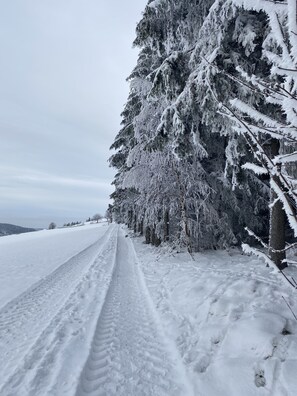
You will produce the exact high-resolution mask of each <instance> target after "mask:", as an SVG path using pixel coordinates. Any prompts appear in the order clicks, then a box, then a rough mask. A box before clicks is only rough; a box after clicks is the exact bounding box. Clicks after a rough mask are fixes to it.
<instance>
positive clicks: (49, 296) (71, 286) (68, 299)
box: [0, 227, 116, 396]
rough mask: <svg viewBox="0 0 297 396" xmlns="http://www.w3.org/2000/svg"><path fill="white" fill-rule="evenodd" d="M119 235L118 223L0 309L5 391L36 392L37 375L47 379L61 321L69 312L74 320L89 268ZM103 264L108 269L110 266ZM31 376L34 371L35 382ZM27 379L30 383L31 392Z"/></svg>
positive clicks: (0, 360)
mask: <svg viewBox="0 0 297 396" xmlns="http://www.w3.org/2000/svg"><path fill="white" fill-rule="evenodd" d="M115 238H116V236H115V229H114V227H110V229H109V230H108V231H107V232H106V233H105V234H104V235H103V237H101V238H100V239H99V240H98V241H97V242H95V243H93V244H92V245H90V246H89V247H87V248H86V249H84V250H82V251H81V252H79V253H78V254H76V255H75V256H73V257H72V258H71V259H69V260H68V261H67V262H65V263H64V264H62V265H61V266H60V267H58V268H57V269H56V270H55V271H53V272H52V273H51V274H49V275H48V276H46V277H45V278H44V279H42V280H41V281H39V282H37V284H35V285H33V286H32V287H31V288H29V289H28V290H27V291H25V292H24V293H22V294H21V295H20V296H18V297H17V298H15V299H14V300H12V301H11V302H10V303H8V304H7V305H6V306H4V307H3V308H2V309H1V311H0V333H1V337H0V349H1V351H2V353H1V355H0V367H1V377H2V378H4V381H3V382H2V381H1V382H2V383H4V385H3V386H2V388H1V389H0V394H1V395H11V396H12V395H14V396H16V395H24V394H28V395H32V394H36V393H34V392H33V389H34V386H35V383H34V380H36V382H38V381H42V379H43V378H44V375H48V371H50V368H49V367H47V366H46V365H45V363H46V364H48V363H50V360H53V359H55V358H56V353H58V351H59V346H60V345H61V344H62V343H63V336H64V334H63V330H62V328H61V326H58V324H59V322H60V321H61V320H63V318H64V317H65V318H66V321H68V320H69V316H70V315H69V314H70V313H71V309H72V314H73V315H74V312H75V309H74V307H73V299H74V297H78V300H79V299H82V298H83V294H81V292H82V291H83V290H82V289H83V288H84V287H85V286H86V281H87V280H88V277H90V273H91V272H92V271H93V270H94V268H95V267H96V266H97V267H98V265H100V267H101V260H100V258H101V256H102V255H103V256H104V255H105V254H108V252H109V251H112V247H113V246H112V245H113V244H114V243H115ZM108 264H110V263H108ZM102 270H105V271H106V269H105V268H102ZM105 271H104V272H105ZM101 272H102V271H101ZM77 303H79V301H77ZM46 360H47V361H46ZM39 363H40V365H39V367H38V364H39ZM42 370H43V371H44V375H43V374H42V373H41V371H42ZM29 377H32V381H31V382H30V381H28V378H29ZM23 380H24V381H25V382H24V383H23ZM28 383H29V385H28ZM24 384H25V385H26V386H27V387H28V390H27V393H26V392H25V391H24ZM19 386H20V388H21V389H20V390H18V387H19ZM29 390H30V391H29ZM39 394H40V393H39Z"/></svg>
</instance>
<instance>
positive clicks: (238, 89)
mask: <svg viewBox="0 0 297 396" xmlns="http://www.w3.org/2000/svg"><path fill="white" fill-rule="evenodd" d="M296 26H297V24H296V1H295V0H287V1H281V0H278V1H272V0H271V1H270V0H261V1H257V2H254V1H248V0H155V1H149V2H148V4H147V6H146V8H145V10H144V13H143V17H142V19H141V21H140V22H139V23H138V25H137V28H136V39H135V41H134V45H135V46H137V47H138V48H139V56H138V61H137V64H136V66H135V68H134V70H133V71H132V73H131V75H130V76H129V77H128V80H129V82H130V93H129V97H128V100H127V103H126V105H125V107H124V111H123V113H122V128H121V130H120V131H119V132H118V134H117V136H116V138H115V140H114V142H113V144H112V146H111V148H112V149H114V150H115V152H114V154H113V155H112V156H111V158H110V164H111V166H113V167H115V168H116V169H117V174H116V176H115V179H114V182H113V184H114V186H115V191H114V193H113V194H112V198H113V205H112V206H111V207H110V208H109V212H110V213H111V214H112V217H113V219H114V220H115V221H117V222H120V223H125V224H127V225H128V227H129V228H131V229H133V230H134V231H135V232H139V233H140V234H143V235H144V236H145V239H146V242H147V243H152V244H154V245H159V244H160V243H161V242H164V241H169V242H171V243H173V244H176V245H183V246H186V247H187V249H188V250H189V251H190V252H191V251H197V250H200V249H217V248H225V247H227V246H230V245H238V244H243V247H244V249H245V250H246V251H248V252H253V253H255V254H258V255H259V254H260V255H263V254H264V255H265V258H266V260H267V262H268V263H270V264H271V265H274V264H275V265H276V266H277V267H278V268H279V269H283V268H284V267H285V266H286V265H287V261H286V252H287V251H288V250H289V249H290V248H291V247H292V242H294V238H295V237H296V236H297V218H296V202H297V195H296V194H297V193H296V191H297V189H296V160H297V152H296V143H297V27H296ZM255 247H256V248H255ZM259 247H260V248H259Z"/></svg>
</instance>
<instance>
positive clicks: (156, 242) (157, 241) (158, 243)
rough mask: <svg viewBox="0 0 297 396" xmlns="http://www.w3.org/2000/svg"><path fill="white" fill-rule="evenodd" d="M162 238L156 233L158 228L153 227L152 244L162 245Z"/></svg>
mask: <svg viewBox="0 0 297 396" xmlns="http://www.w3.org/2000/svg"><path fill="white" fill-rule="evenodd" d="M160 244H161V240H160V238H158V237H157V235H156V230H155V228H153V229H152V245H154V246H160Z"/></svg>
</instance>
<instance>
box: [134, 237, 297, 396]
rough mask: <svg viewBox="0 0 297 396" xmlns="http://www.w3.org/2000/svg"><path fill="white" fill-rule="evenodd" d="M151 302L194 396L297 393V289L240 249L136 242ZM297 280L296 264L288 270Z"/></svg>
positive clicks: (280, 395) (291, 394)
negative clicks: (189, 249)
mask: <svg viewBox="0 0 297 396" xmlns="http://www.w3.org/2000/svg"><path fill="white" fill-rule="evenodd" d="M135 246H136V250H137V254H138V257H139V260H140V261H141V263H142V269H143V271H144V275H145V279H146V282H147V285H148V288H149V291H150V294H151V296H152V298H153V301H154V305H155V306H156V307H157V311H158V313H159V315H160V318H161V322H162V324H163V327H164V329H165V330H166V336H167V337H168V338H169V339H171V340H173V341H174V342H175V344H176V345H177V348H178V351H179V355H180V357H181V359H182V361H183V363H184V365H185V366H186V369H187V373H188V376H189V379H190V382H191V383H192V384H193V387H194V394H195V395H201V396H253V395H255V396H256V395H257V396H258V395H259V396H260V395H261V396H262V395H263V396H264V395H266V396H268V395H269V396H294V395H296V394H297V322H296V320H295V319H294V316H293V315H292V313H291V312H290V310H289V308H288V307H287V305H286V302H285V301H284V299H283V297H284V298H285V299H286V301H287V302H288V303H289V304H290V305H291V307H292V309H293V310H294V311H295V314H297V290H294V289H292V288H290V286H288V285H287V284H286V283H285V282H283V280H282V277H281V275H278V274H277V275H275V274H273V273H272V271H271V270H270V269H269V268H267V267H265V264H263V263H262V262H260V261H259V260H258V259H255V258H254V257H248V256H243V255H241V254H240V252H239V251H237V250H231V251H230V252H227V251H216V252H215V251H214V252H205V253H199V254H198V253H197V254H195V255H194V258H195V260H194V261H193V260H192V259H191V257H189V255H187V254H180V253H175V254H168V253H167V254H166V253H165V252H164V249H163V250H162V249H158V250H157V249H156V248H153V247H149V246H146V245H143V244H142V243H141V242H140V240H139V239H136V240H135ZM287 274H290V275H293V276H294V278H295V279H296V280H297V276H296V275H297V271H296V269H295V268H290V269H288V270H287Z"/></svg>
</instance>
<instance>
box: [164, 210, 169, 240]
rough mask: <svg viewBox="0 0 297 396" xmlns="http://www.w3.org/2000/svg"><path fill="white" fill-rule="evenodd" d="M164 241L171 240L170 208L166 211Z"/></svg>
mask: <svg viewBox="0 0 297 396" xmlns="http://www.w3.org/2000/svg"><path fill="white" fill-rule="evenodd" d="M164 241H165V242H166V241H169V210H165V213H164Z"/></svg>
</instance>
